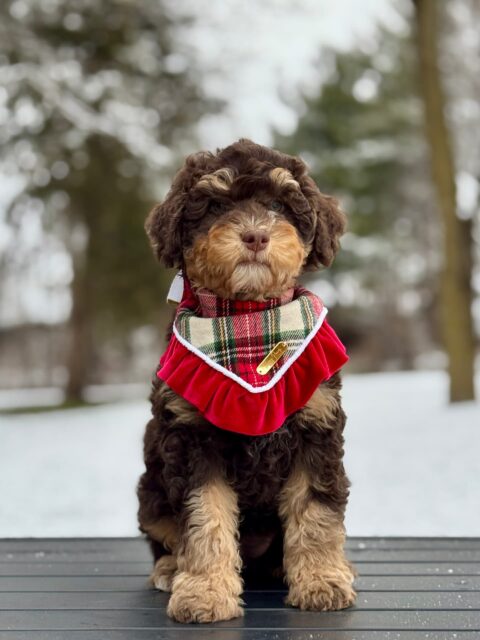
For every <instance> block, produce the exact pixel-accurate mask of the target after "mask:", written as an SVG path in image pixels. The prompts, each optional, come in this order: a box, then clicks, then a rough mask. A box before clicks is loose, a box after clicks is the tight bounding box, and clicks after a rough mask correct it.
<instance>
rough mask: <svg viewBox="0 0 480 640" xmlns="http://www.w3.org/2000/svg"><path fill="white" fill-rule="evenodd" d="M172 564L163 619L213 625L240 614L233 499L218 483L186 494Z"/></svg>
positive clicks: (214, 482) (234, 503) (228, 489)
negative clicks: (174, 563)
mask: <svg viewBox="0 0 480 640" xmlns="http://www.w3.org/2000/svg"><path fill="white" fill-rule="evenodd" d="M177 561H178V571H177V573H176V574H175V577H174V579H173V584H172V595H171V596H170V602H169V603H168V609H167V613H168V615H169V616H171V617H172V618H174V619H175V620H178V621H179V622H215V621H218V620H230V619H231V618H236V617H238V616H241V615H242V614H243V610H242V608H241V604H242V601H241V598H240V594H241V592H242V580H241V578H240V568H241V560H240V553H239V545H238V505H237V497H236V494H235V492H234V491H233V489H232V488H231V487H230V486H229V485H228V484H227V483H226V482H225V481H224V480H223V479H220V478H216V479H213V480H210V481H208V482H206V483H205V484H203V485H202V486H200V487H199V488H197V489H193V490H192V491H191V492H190V494H189V496H188V499H187V502H186V505H185V527H184V531H183V535H182V538H181V542H180V545H179V550H178V554H177Z"/></svg>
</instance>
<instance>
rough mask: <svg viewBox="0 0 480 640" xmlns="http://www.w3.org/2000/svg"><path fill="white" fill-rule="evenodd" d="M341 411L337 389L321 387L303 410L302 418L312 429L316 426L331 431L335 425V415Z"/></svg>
mask: <svg viewBox="0 0 480 640" xmlns="http://www.w3.org/2000/svg"><path fill="white" fill-rule="evenodd" d="M338 409H339V397H338V392H337V391H336V390H335V389H330V388H328V387H324V386H321V387H319V388H318V389H316V391H315V392H314V394H313V396H312V397H311V398H310V400H309V401H308V402H307V404H306V405H305V407H304V408H303V409H302V418H305V420H306V422H307V423H308V425H309V428H311V425H312V424H316V425H317V427H318V428H319V429H331V428H332V425H334V424H335V414H336V413H337V411H338Z"/></svg>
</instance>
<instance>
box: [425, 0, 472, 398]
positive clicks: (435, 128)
mask: <svg viewBox="0 0 480 640" xmlns="http://www.w3.org/2000/svg"><path fill="white" fill-rule="evenodd" d="M414 5H415V17H416V25H417V44H418V55H419V70H420V81H421V89H422V95H423V101H424V111H425V130H426V135H427V139H428V142H429V145H430V150H431V154H430V155H431V167H432V176H433V180H434V183H435V188H436V194H437V201H438V209H439V214H440V216H441V221H442V227H443V244H444V249H443V253H444V257H443V268H442V274H441V285H442V286H441V312H442V329H443V337H444V344H445V349H446V351H447V354H448V371H449V376H450V400H451V401H452V402H456V401H462V400H472V399H473V398H474V396H475V389H474V356H475V338H474V330H473V321H472V300H473V292H472V221H471V220H470V219H461V218H460V217H459V215H458V206H457V194H456V183H455V167H454V160H453V154H452V151H451V143H450V135H449V131H448V126H447V122H446V118H445V96H444V93H443V88H442V83H441V79H440V71H439V64H438V44H437V33H438V30H439V26H438V25H439V15H438V14H439V7H438V3H436V2H435V0H414Z"/></svg>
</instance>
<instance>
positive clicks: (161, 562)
mask: <svg viewBox="0 0 480 640" xmlns="http://www.w3.org/2000/svg"><path fill="white" fill-rule="evenodd" d="M176 570H177V558H176V557H175V556H162V557H161V558H159V559H158V560H157V562H156V563H155V567H154V569H153V572H152V575H151V576H150V582H151V583H152V584H153V586H154V587H155V589H159V590H160V591H167V592H169V591H171V590H172V581H173V576H174V575H175V571H176Z"/></svg>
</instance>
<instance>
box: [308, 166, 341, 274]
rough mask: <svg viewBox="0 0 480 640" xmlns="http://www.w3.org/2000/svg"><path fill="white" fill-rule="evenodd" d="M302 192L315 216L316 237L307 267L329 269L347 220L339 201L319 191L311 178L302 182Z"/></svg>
mask: <svg viewBox="0 0 480 640" xmlns="http://www.w3.org/2000/svg"><path fill="white" fill-rule="evenodd" d="M300 186H301V189H302V192H303V194H304V196H305V197H306V199H307V200H308V202H309V204H310V207H311V210H312V214H313V216H314V228H315V231H314V236H313V242H312V248H311V250H310V253H309V255H308V257H307V261H306V263H305V267H306V268H307V269H316V268H318V267H319V266H320V265H324V266H325V267H329V266H330V265H331V264H332V262H333V259H334V258H335V254H336V253H337V251H338V249H339V247H340V237H341V236H342V234H343V233H344V232H345V229H346V226H347V219H346V216H345V214H344V213H343V211H341V209H340V207H339V204H338V201H337V200H336V199H335V198H333V197H332V196H327V195H325V194H323V193H321V191H320V190H319V188H318V187H317V185H316V184H315V182H314V181H313V180H312V178H310V176H307V175H305V176H303V177H302V180H301V182H300Z"/></svg>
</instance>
